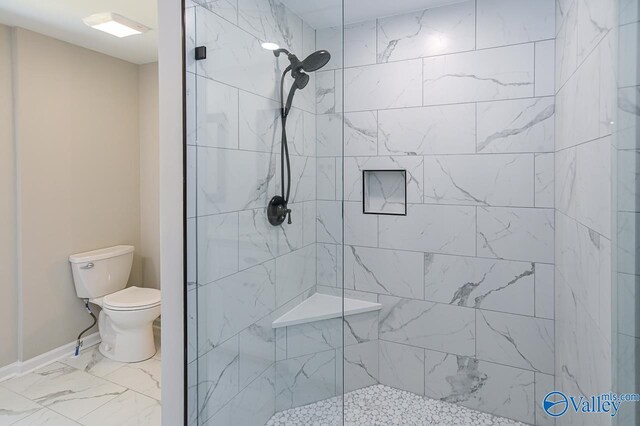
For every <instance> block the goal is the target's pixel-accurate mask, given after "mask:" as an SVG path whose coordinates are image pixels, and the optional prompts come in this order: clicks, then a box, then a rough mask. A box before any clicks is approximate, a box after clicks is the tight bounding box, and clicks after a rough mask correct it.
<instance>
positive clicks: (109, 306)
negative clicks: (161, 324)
mask: <svg viewBox="0 0 640 426" xmlns="http://www.w3.org/2000/svg"><path fill="white" fill-rule="evenodd" d="M90 302H91V303H94V304H96V305H98V306H100V307H101V308H102V312H100V317H99V321H98V331H99V332H100V338H101V339H102V342H101V343H100V347H99V350H100V353H102V355H104V356H105V357H107V358H110V359H112V360H114V361H120V362H138V361H143V360H145V359H149V358H151V357H152V356H154V355H155V353H156V347H155V342H154V337H153V322H154V321H155V320H156V318H158V317H159V316H160V291H159V290H155V289H151V288H139V287H135V286H134V287H128V288H125V289H124V290H120V291H118V292H116V293H112V294H109V295H107V296H105V297H103V298H99V299H94V300H90Z"/></svg>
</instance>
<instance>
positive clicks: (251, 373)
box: [238, 316, 276, 389]
mask: <svg viewBox="0 0 640 426" xmlns="http://www.w3.org/2000/svg"><path fill="white" fill-rule="evenodd" d="M272 321H273V318H271V317H269V316H267V317H265V318H263V319H261V320H260V321H258V322H256V323H254V324H251V325H250V326H249V327H247V328H245V329H244V330H242V331H241V332H240V334H239V335H238V344H239V359H238V362H239V365H238V370H239V375H240V382H239V386H240V388H241V389H242V388H244V387H245V386H247V385H248V384H249V383H251V382H252V381H254V380H255V379H257V378H258V377H259V376H260V375H261V374H262V373H264V371H265V370H266V369H267V368H269V367H270V366H271V365H273V363H274V362H275V344H276V333H275V329H274V328H272V326H271V323H272Z"/></svg>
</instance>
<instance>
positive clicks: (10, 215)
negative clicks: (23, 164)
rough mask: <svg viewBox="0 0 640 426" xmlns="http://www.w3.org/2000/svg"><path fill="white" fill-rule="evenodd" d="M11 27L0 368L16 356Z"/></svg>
mask: <svg viewBox="0 0 640 426" xmlns="http://www.w3.org/2000/svg"><path fill="white" fill-rule="evenodd" d="M12 96H13V95H12V88H11V30H10V29H9V28H8V27H5V26H3V25H0V194H1V196H2V200H1V201H0V312H1V313H2V314H1V317H0V367H3V366H5V365H8V364H11V363H12V362H14V361H15V360H16V359H17V357H18V310H17V306H18V291H17V288H18V287H17V280H16V215H15V208H16V191H15V144H14V140H13V113H12Z"/></svg>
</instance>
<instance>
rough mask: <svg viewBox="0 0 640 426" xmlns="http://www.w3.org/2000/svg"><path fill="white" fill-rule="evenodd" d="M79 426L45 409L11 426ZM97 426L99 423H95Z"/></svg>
mask: <svg viewBox="0 0 640 426" xmlns="http://www.w3.org/2000/svg"><path fill="white" fill-rule="evenodd" d="M74 425H75V426H77V425H79V423H76V422H74V421H73V420H71V419H68V418H66V417H65V416H63V415H61V414H58V413H56V412H55V411H52V410H49V409H48V408H43V409H41V410H39V411H36V412H35V413H33V414H32V415H30V416H29V417H26V418H24V419H22V420H20V421H19V422H17V423H12V425H11V426H74ZM94 425H97V423H94Z"/></svg>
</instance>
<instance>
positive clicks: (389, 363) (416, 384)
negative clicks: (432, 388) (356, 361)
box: [379, 340, 424, 395]
mask: <svg viewBox="0 0 640 426" xmlns="http://www.w3.org/2000/svg"><path fill="white" fill-rule="evenodd" d="M379 346H380V355H379V357H380V361H379V362H380V367H379V375H380V376H379V380H380V383H382V384H384V385H387V386H391V387H394V388H397V389H402V390H406V391H409V392H413V393H417V394H418V395H422V394H424V378H423V377H421V375H420V373H422V372H424V349H422V348H416V347H413V346H408V345H401V344H398V343H393V342H387V341H384V340H380V342H379Z"/></svg>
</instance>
